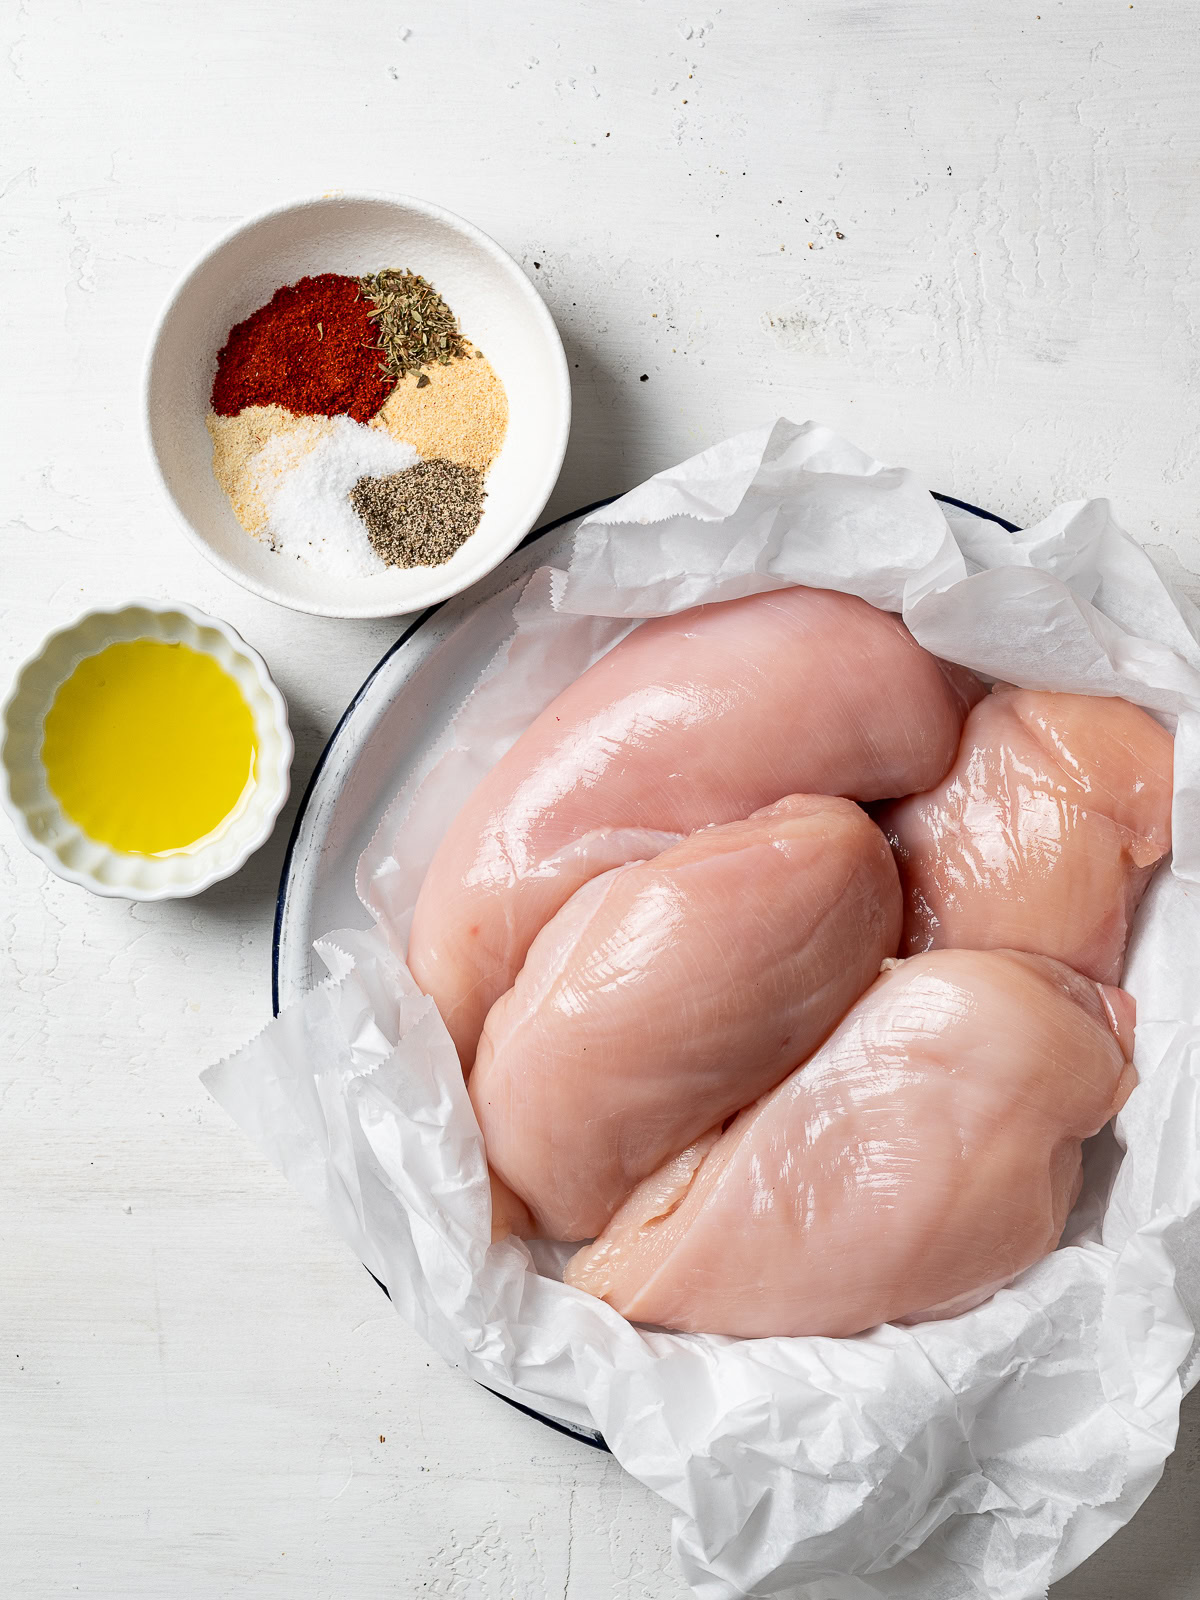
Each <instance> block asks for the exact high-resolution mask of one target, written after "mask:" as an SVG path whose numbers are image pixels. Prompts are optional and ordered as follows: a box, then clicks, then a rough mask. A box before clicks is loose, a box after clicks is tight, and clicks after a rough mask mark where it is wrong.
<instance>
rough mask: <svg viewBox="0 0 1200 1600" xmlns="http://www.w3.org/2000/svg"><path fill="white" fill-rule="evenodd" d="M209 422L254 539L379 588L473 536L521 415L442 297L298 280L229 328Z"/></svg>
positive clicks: (381, 280) (399, 283) (219, 472)
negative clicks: (494, 469)
mask: <svg viewBox="0 0 1200 1600" xmlns="http://www.w3.org/2000/svg"><path fill="white" fill-rule="evenodd" d="M434 374H436V377H437V380H438V381H436V382H435V379H434ZM394 395H395V396H398V403H397V404H395V405H392V404H391V403H390V402H391V400H392V397H393V396H394ZM207 422H208V429H209V432H210V434H211V435H212V440H213V473H214V476H215V477H216V479H217V481H218V483H220V485H221V487H222V488H223V489H224V490H225V492H226V494H227V495H228V496H229V500H230V504H231V505H232V507H233V510H234V513H235V515H236V516H237V518H238V521H239V522H240V523H241V524H242V527H243V528H244V529H245V530H246V532H247V533H248V534H250V535H251V536H252V537H254V538H256V539H261V540H263V541H264V542H265V543H266V544H267V545H268V546H269V547H270V549H271V550H273V551H274V552H276V553H277V554H279V555H280V556H283V557H285V558H286V557H289V556H290V557H293V558H295V559H299V560H301V561H303V562H305V563H306V564H307V565H309V566H311V567H313V568H314V569H316V570H317V571H319V572H324V573H327V574H329V575H331V576H336V577H370V576H372V575H373V574H377V573H383V572H385V571H386V570H387V569H388V567H397V566H398V567H417V566H438V565H441V564H442V563H443V562H446V561H448V560H449V559H450V557H451V556H453V555H454V554H455V552H456V551H457V550H459V549H460V548H461V546H462V545H463V544H464V543H465V542H466V540H467V539H469V538H470V536H471V534H472V533H474V531H475V529H476V528H477V527H478V526H479V522H480V518H481V517H482V515H483V502H484V497H485V494H486V490H485V489H484V487H483V480H484V475H485V474H486V472H487V470H488V468H489V467H490V466H491V464H492V462H493V460H494V459H495V457H496V455H497V454H498V453H499V450H500V447H501V445H502V444H503V442H504V433H505V429H506V427H507V423H508V403H507V399H506V397H505V393H504V386H503V385H502V384H501V382H500V380H499V379H498V378H497V377H496V375H495V373H494V372H493V371H492V369H491V367H490V365H489V364H488V362H487V360H486V358H485V357H484V355H483V353H482V351H479V350H476V349H475V348H474V346H473V345H472V344H471V343H470V342H469V341H468V340H467V339H466V338H465V336H464V335H463V333H462V332H461V330H460V329H459V326H458V323H457V321H456V319H455V316H454V313H453V312H452V311H451V309H450V307H449V306H448V305H447V304H446V302H445V301H444V300H443V299H442V297H441V295H439V294H438V293H437V291H436V290H435V289H434V288H433V286H432V285H431V284H430V283H429V282H427V280H426V279H425V278H423V277H422V276H421V275H420V274H419V273H415V272H408V271H397V270H395V269H392V268H385V269H384V270H383V271H381V272H375V273H368V274H365V275H363V276H362V277H359V278H357V279H356V278H351V277H348V276H345V275H343V274H340V273H334V272H323V273H319V274H317V275H315V276H312V277H305V278H301V279H300V280H299V281H298V282H297V283H293V284H286V285H284V287H282V288H280V289H277V290H276V291H275V293H274V294H273V295H272V297H271V299H270V300H269V301H268V302H267V303H266V305H263V306H260V307H259V308H258V310H256V311H254V312H252V313H251V315H250V316H248V317H246V318H245V319H244V320H243V321H241V322H239V323H237V324H236V326H234V327H233V328H231V329H230V332H229V337H228V338H227V340H226V341H225V344H224V346H223V347H222V349H221V351H220V353H219V354H218V356H217V370H216V376H215V377H214V379H213V386H212V411H211V412H210V414H209V416H208V419H207Z"/></svg>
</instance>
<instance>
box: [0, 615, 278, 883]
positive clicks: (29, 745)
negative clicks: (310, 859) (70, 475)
mask: <svg viewBox="0 0 1200 1600" xmlns="http://www.w3.org/2000/svg"><path fill="white" fill-rule="evenodd" d="M127 639H161V640H164V641H165V642H167V643H172V644H187V645H191V647H192V649H194V650H199V651H202V652H203V653H204V654H205V655H208V656H211V657H212V658H213V660H215V661H216V662H217V663H218V664H219V665H220V666H222V667H223V668H224V669H225V671H226V672H227V673H228V674H229V675H230V677H231V678H232V679H233V680H234V682H235V683H236V684H237V686H238V688H239V689H240V690H241V692H242V694H243V696H244V697H245V700H246V704H247V705H248V706H249V707H250V711H251V714H252V716H253V718H254V731H255V736H256V738H257V740H258V757H257V761H256V764H255V783H254V787H253V788H252V789H251V790H249V791H248V792H247V794H246V795H245V797H244V799H243V801H242V802H241V803H240V804H239V806H238V807H237V808H236V809H235V810H234V811H233V812H231V814H230V816H229V817H228V818H227V819H226V820H225V821H224V822H223V823H222V825H221V826H220V828H218V829H217V830H215V831H214V832H213V833H212V834H209V835H208V836H207V837H206V838H204V839H201V840H198V841H197V842H196V843H195V844H193V845H190V846H189V847H188V848H187V849H185V850H174V851H171V852H169V853H165V854H163V855H159V856H143V855H131V854H126V853H125V852H123V851H119V850H113V849H111V848H110V847H109V846H108V845H105V844H101V843H100V842H99V841H98V840H95V839H92V838H89V837H88V836H87V835H86V834H85V833H83V832H82V831H81V829H80V828H79V826H78V825H77V824H76V823H75V822H74V821H73V820H72V819H71V818H70V817H68V816H67V815H66V814H65V813H64V811H63V810H62V807H61V806H60V805H59V803H58V801H57V800H56V799H55V797H54V795H53V794H52V793H51V792H50V789H49V786H48V785H47V782H46V772H45V768H44V767H43V765H42V754H41V752H42V737H43V732H44V728H45V721H46V714H47V712H48V711H49V710H50V707H51V706H52V705H53V703H54V696H55V695H56V693H57V692H58V689H59V687H60V685H61V684H63V683H64V682H65V681H66V680H67V678H69V677H70V675H71V673H72V672H74V670H75V668H76V667H77V666H78V665H79V663H80V662H81V661H83V660H84V659H85V658H86V657H87V656H91V655H95V654H97V652H98V651H100V650H103V649H104V648H105V647H106V646H107V645H110V644H116V643H118V642H120V641H122V640H127ZM0 725H2V728H3V744H2V745H0V773H2V783H0V803H3V806H4V809H5V810H6V811H7V812H8V814H9V816H10V817H11V818H12V820H13V824H14V826H15V827H16V830H17V833H18V835H19V836H20V839H21V842H22V843H23V844H24V845H25V846H26V847H27V848H28V849H29V850H31V851H32V852H33V854H34V855H35V856H37V857H38V858H39V859H40V860H42V861H44V862H45V864H46V865H47V866H48V867H49V868H50V870H51V871H52V872H56V873H57V874H58V876H59V877H60V878H65V879H66V880H67V882H68V883H76V884H79V885H80V886H81V887H82V888H84V889H90V890H91V892H92V893H93V894H101V895H108V896H111V897H113V898H117V899H124V900H172V899H184V898H186V897H187V896H189V895H195V894H199V893H201V891H202V890H204V889H207V888H208V887H209V886H210V885H211V884H214V883H217V882H218V881H219V880H220V879H222V878H228V877H230V876H231V875H232V874H233V873H235V872H236V871H237V870H238V869H239V867H241V866H242V865H243V864H244V863H245V862H246V861H247V860H248V859H249V857H250V856H251V855H253V853H254V852H255V851H256V850H257V849H258V848H259V847H260V846H261V845H263V844H265V843H266V841H267V840H268V839H269V838H270V836H271V832H272V830H273V829H274V827H275V821H276V818H277V817H278V816H279V813H280V811H281V810H282V809H283V806H284V803H285V802H286V800H287V797H288V794H289V792H290V788H291V764H292V754H293V750H294V746H293V743H292V734H291V729H290V728H289V727H288V718H287V707H286V706H285V704H284V701H283V696H282V695H281V694H280V692H279V690H278V689H277V688H276V687H275V684H274V681H273V680H272V678H271V674H270V673H269V672H268V671H267V665H266V662H265V661H264V660H263V658H262V657H261V656H260V655H259V653H258V651H257V650H253V649H251V647H250V646H249V645H248V644H247V643H246V642H245V640H244V639H243V638H242V637H241V635H240V634H238V633H237V632H236V631H235V630H234V629H233V628H231V627H230V626H229V624H228V623H225V622H221V621H219V620H218V619H217V618H216V617H210V616H206V615H205V614H204V613H203V612H202V611H196V610H193V608H192V607H191V606H188V605H183V604H181V603H165V602H164V603H160V602H158V601H155V600H134V601H131V602H130V603H129V604H128V605H125V606H121V607H119V608H117V609H115V610H104V609H97V610H94V611H85V612H84V614H83V615H82V616H81V617H77V618H76V619H75V621H74V622H72V623H68V625H67V626H66V627H65V628H60V629H58V630H57V631H56V632H54V633H52V634H50V635H49V636H48V637H47V638H46V639H45V640H44V641H43V643H42V645H41V647H40V648H39V649H38V650H37V651H36V652H35V653H34V654H33V655H32V656H30V657H29V659H28V660H27V661H26V662H25V663H24V664H23V665H22V666H21V667H20V669H19V670H18V672H17V676H16V679H15V681H14V683H13V687H12V691H11V693H10V694H9V696H8V699H7V700H6V701H5V702H4V705H3V706H2V707H0Z"/></svg>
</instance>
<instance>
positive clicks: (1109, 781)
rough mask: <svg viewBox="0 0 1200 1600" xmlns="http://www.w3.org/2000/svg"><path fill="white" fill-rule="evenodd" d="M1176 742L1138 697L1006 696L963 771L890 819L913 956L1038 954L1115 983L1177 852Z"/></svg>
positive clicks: (883, 815)
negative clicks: (1159, 865)
mask: <svg viewBox="0 0 1200 1600" xmlns="http://www.w3.org/2000/svg"><path fill="white" fill-rule="evenodd" d="M1171 768H1172V745H1171V736H1170V734H1169V733H1167V732H1166V730H1165V729H1163V728H1161V727H1160V726H1159V725H1158V723H1157V722H1155V721H1154V719H1153V718H1152V717H1150V716H1148V715H1147V714H1146V712H1144V711H1141V710H1139V709H1138V707H1137V706H1131V705H1130V704H1129V702H1128V701H1127V700H1114V699H1102V698H1100V697H1099V696H1095V695H1082V694H1040V693H1035V692H1034V691H1032V690H1028V689H1011V688H997V689H995V690H994V691H993V692H992V693H991V694H990V695H989V696H988V697H987V699H985V700H983V701H982V702H981V703H980V704H979V705H977V706H976V707H975V709H974V710H973V711H972V712H971V714H970V716H969V717H968V718H967V721H966V726H965V727H964V728H963V735H962V744H961V745H960V747H959V752H958V759H957V760H956V761H955V763H954V766H953V768H952V769H951V771H950V772H949V774H948V775H947V777H946V778H945V779H944V781H943V782H942V783H940V784H939V785H938V786H937V788H935V789H933V790H931V791H930V792H929V793H928V794H918V795H912V796H911V797H910V798H909V799H907V800H901V801H899V802H898V803H897V804H896V805H893V806H889V807H886V808H883V809H881V810H880V812H879V813H878V817H879V823H880V826H881V827H882V828H883V829H884V831H885V833H887V835H888V837H889V838H890V839H891V841H892V846H893V848H894V850H895V852H896V860H897V862H898V863H899V867H900V879H901V882H902V883H903V885H904V894H905V926H904V944H903V953H904V954H905V955H914V954H915V953H916V952H917V951H920V950H931V949H942V948H945V947H951V948H965V949H971V950H995V949H1013V950H1031V951H1034V952H1035V953H1037V954H1038V955H1046V956H1055V957H1057V958H1058V960H1060V961H1065V962H1067V964H1068V965H1069V966H1072V967H1074V968H1076V970H1077V971H1079V972H1082V973H1085V974H1086V975H1087V976H1088V977H1089V978H1095V979H1096V980H1097V982H1100V983H1116V982H1117V980H1118V979H1119V978H1120V976H1121V968H1122V966H1123V965H1124V962H1125V946H1126V943H1127V941H1128V939H1129V930H1130V925H1131V923H1132V921H1133V914H1134V912H1135V911H1136V910H1137V906H1138V902H1139V901H1140V899H1141V898H1142V893H1143V891H1144V890H1145V887H1146V884H1147V883H1148V882H1149V880H1150V874H1151V873H1152V872H1153V870H1154V866H1155V863H1156V862H1157V861H1159V860H1160V859H1161V857H1162V856H1164V855H1165V854H1166V852H1167V851H1168V850H1169V849H1170V848H1171Z"/></svg>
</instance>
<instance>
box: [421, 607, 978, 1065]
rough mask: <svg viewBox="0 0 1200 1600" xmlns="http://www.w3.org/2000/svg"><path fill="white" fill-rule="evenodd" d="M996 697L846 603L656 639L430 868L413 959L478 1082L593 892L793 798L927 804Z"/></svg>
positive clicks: (576, 711) (511, 767) (513, 757)
mask: <svg viewBox="0 0 1200 1600" xmlns="http://www.w3.org/2000/svg"><path fill="white" fill-rule="evenodd" d="M981 692H982V690H981V688H980V686H979V684H978V682H977V680H975V679H974V678H973V677H972V676H971V674H969V673H964V672H963V671H962V670H961V669H959V668H955V667H943V666H942V665H941V664H940V663H939V662H938V661H937V660H936V659H935V658H934V657H933V656H931V655H929V654H928V653H927V652H926V651H924V650H922V649H921V648H920V646H919V645H918V644H917V643H916V642H915V640H914V639H913V638H912V636H911V634H910V633H909V632H908V630H907V629H906V628H905V627H904V625H903V624H902V623H901V622H900V621H899V620H898V619H897V618H895V617H893V616H891V615H889V614H888V613H886V612H883V611H878V610H876V609H875V608H874V607H873V606H870V605H868V604H867V603H866V602H865V601H863V600H859V599H857V598H856V597H854V596H850V595H843V594H835V593H832V592H830V591H828V590H819V589H805V588H791V589H784V590H780V591H778V592H775V593H770V594H762V595H754V596H750V597H749V598H746V599H742V600H730V601H724V602H722V603H720V604H715V605H709V606H701V607H698V608H696V609H695V610H692V611H688V612H684V613H681V614H680V615H678V616H673V617H662V618H657V619H655V620H653V621H651V622H647V623H645V624H643V625H642V626H641V627H639V628H637V629H636V630H635V632H634V633H632V634H631V635H629V637H628V638H626V639H624V640H623V641H622V642H621V643H620V644H619V645H617V646H616V647H615V648H614V649H613V650H612V651H610V652H609V654H608V655H606V656H605V657H603V658H602V660H600V661H598V662H597V663H596V664H595V666H593V667H592V668H591V669H590V670H589V671H587V672H585V673H584V674H583V675H582V676H581V677H580V678H579V679H578V680H577V681H576V682H575V683H574V684H572V685H571V687H570V688H568V689H567V690H565V691H564V692H563V693H562V694H561V695H559V697H558V698H557V699H556V700H555V701H554V702H553V703H552V704H551V705H550V706H549V707H548V708H547V709H546V710H545V711H544V712H543V713H542V714H541V716H540V717H538V718H537V719H536V720H535V721H534V722H533V723H532V725H531V726H530V727H529V728H528V729H527V730H526V731H525V733H524V734H523V735H522V736H521V738H520V739H519V740H518V741H517V742H516V744H515V745H514V746H513V748H512V749H511V750H510V751H509V752H508V753H507V754H506V755H505V756H504V757H503V758H502V759H501V760H500V761H499V762H498V763H497V765H496V766H495V767H494V768H493V769H492V771H491V772H490V773H489V774H488V775H487V776H486V777H485V778H484V780H483V781H482V783H481V784H480V785H479V787H478V788H477V789H476V791H475V793H474V794H473V795H472V796H471V798H470V799H469V800H468V801H467V803H466V805H465V806H464V807H463V809H462V811H461V812H460V813H459V815H458V816H457V817H456V818H455V819H454V821H453V822H452V823H451V825H450V828H449V831H448V832H447V834H446V835H445V837H444V839H443V841H442V843H441V845H440V846H439V848H438V850H437V852H436V854H435V856H434V859H433V861H432V863H431V865H430V868H429V871H428V874H427V876H426V878H425V882H424V884H423V886H422V889H421V892H420V896H419V898H418V901H417V906H416V910H415V913H414V916H413V923H412V931H411V935H410V939H409V946H408V964H409V966H410V968H411V970H412V973H413V975H414V977H415V978H416V980H417V982H418V983H419V984H420V986H421V988H422V989H423V990H424V991H425V993H427V994H428V995H430V996H432V998H433V999H434V1000H435V1002H436V1003H437V1006H438V1009H439V1011H440V1012H441V1014H442V1017H443V1018H444V1019H445V1021H446V1024H447V1026H448V1028H449V1030H450V1033H451V1035H452V1037H453V1039H454V1042H455V1045H456V1046H457V1048H458V1051H459V1056H460V1058H461V1060H462V1063H463V1067H464V1069H466V1070H469V1068H470V1066H471V1063H472V1061H473V1059H474V1055H475V1049H476V1045H477V1043H478V1039H479V1034H480V1030H481V1029H482V1027H483V1021H484V1018H485V1017H486V1016H487V1014H488V1011H489V1010H490V1008H491V1007H492V1005H493V1004H494V1003H495V1001H496V1000H497V999H499V997H500V996H501V995H502V994H504V993H505V992H506V991H507V990H508V989H509V988H510V987H511V986H512V984H513V981H514V979H515V978H516V975H517V973H518V971H519V970H520V968H521V965H522V963H523V962H524V960H525V955H526V952H527V951H528V949H529V946H530V944H531V943H532V941H533V938H534V936H535V935H536V934H537V933H538V931H539V930H540V929H541V928H542V927H543V926H544V925H545V924H546V923H547V922H548V921H549V920H550V918H551V917H552V916H554V914H555V913H556V912H557V911H558V910H559V908H560V907H562V906H563V905H564V904H565V903H566V901H567V900H568V899H569V898H570V897H571V895H572V894H574V892H575V891H576V890H577V889H578V888H579V887H580V886H581V885H582V884H584V883H586V882H587V881H588V880H589V879H591V878H594V877H597V876H598V875H599V874H601V873H603V872H606V871H608V870H610V869H611V868H613V867H617V866H621V865H623V864H624V863H626V862H628V861H633V860H638V859H642V858H645V857H646V856H647V855H653V854H654V853H656V852H657V851H659V850H661V849H663V848H664V847H665V846H666V845H667V844H669V843H671V842H672V841H673V840H674V839H675V838H677V837H679V836H680V835H687V834H690V833H693V832H694V831H695V830H696V829H698V828H702V827H706V826H708V825H710V824H713V823H725V822H732V821H736V820H737V819H739V818H744V817H746V816H748V815H749V814H750V812H752V811H754V810H756V809H758V808H759V807H761V806H765V805H770V804H772V803H773V802H774V801H776V800H778V799H779V798H780V797H781V796H783V795H788V794H800V793H812V794H816V793H820V794H833V795H844V796H847V797H849V798H851V799H856V800H863V801H867V800H874V799H880V798H883V797H885V796H889V795H897V794H907V793H910V792H912V791H914V790H917V789H927V788H929V787H931V786H932V785H933V784H935V783H937V782H938V781H939V779H940V778H941V777H942V776H943V774H944V773H945V772H946V770H947V769H948V767H949V765H950V762H951V761H952V760H953V757H954V752H955V749H956V748H957V746H958V738H959V733H960V731H961V727H962V721H963V717H964V715H965V713H966V710H967V708H968V706H969V705H970V704H971V703H973V701H974V699H976V698H977V697H978V695H979V694H980V693H981Z"/></svg>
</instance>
